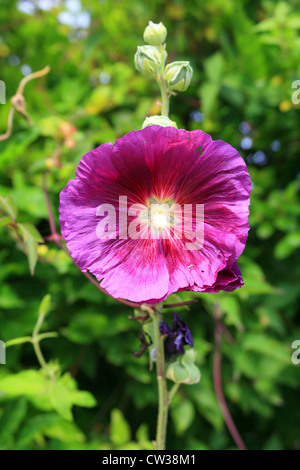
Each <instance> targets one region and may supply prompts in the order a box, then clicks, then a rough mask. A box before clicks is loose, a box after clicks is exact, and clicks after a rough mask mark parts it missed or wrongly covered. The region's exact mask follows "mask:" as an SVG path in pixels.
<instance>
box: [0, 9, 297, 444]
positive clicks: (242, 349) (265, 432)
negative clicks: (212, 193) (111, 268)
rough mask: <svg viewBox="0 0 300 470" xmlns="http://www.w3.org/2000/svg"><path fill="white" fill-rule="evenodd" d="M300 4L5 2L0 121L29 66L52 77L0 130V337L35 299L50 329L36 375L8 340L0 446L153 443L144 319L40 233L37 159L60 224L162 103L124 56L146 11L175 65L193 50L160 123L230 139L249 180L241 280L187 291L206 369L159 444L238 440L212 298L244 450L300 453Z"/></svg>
mask: <svg viewBox="0 0 300 470" xmlns="http://www.w3.org/2000/svg"><path fill="white" fill-rule="evenodd" d="M297 3H298V2H297V1H296V0H289V1H288V2H287V1H271V0H261V1H255V0H251V1H250V0H239V1H237V0H194V1H189V2H186V1H184V0H174V1H171V0H167V1H160V0H149V1H147V2H145V1H141V0H136V1H135V2H132V1H129V0H119V1H118V0H107V1H105V0H100V1H99V0H87V1H82V2H81V3H80V2H79V1H75V0H69V1H67V0H66V1H60V0H35V1H30V0H20V1H16V0H1V4H0V63H1V69H0V79H1V80H3V81H4V82H5V83H6V87H7V104H6V105H4V104H3V105H0V133H1V132H5V130H6V122H7V116H8V113H9V109H10V104H9V98H10V97H12V96H13V95H14V94H15V93H16V89H17V87H18V84H19V82H20V80H21V79H22V78H23V77H24V75H27V74H28V73H30V71H36V70H40V69H42V68H43V67H44V66H46V65H49V66H50V67H51V72H50V73H49V74H48V75H47V76H46V77H44V78H40V79H36V80H34V81H31V82H30V83H28V84H27V85H26V88H25V91H24V96H25V98H26V103H27V110H28V112H29V114H30V116H31V117H32V121H33V125H32V126H29V125H28V123H27V122H26V120H25V119H23V118H22V117H21V116H20V115H19V114H18V113H16V115H15V119H14V128H13V133H12V136H11V137H10V138H9V139H8V140H6V141H3V142H0V194H1V196H2V197H3V198H6V197H8V199H3V198H2V199H1V202H0V204H1V207H0V211H1V216H0V225H1V226H2V227H1V228H0V237H1V251H0V263H1V268H0V279H1V280H0V339H1V340H3V341H5V342H6V343H8V342H9V341H10V340H15V339H16V338H20V337H27V340H28V336H31V335H32V332H33V329H34V326H35V324H36V322H37V319H38V312H39V310H40V313H42V314H43V313H46V312H48V314H47V316H46V317H45V320H44V322H43V324H42V326H41V332H42V333H45V332H56V333H58V337H57V338H55V337H53V338H52V337H50V338H46V339H44V340H43V341H41V343H40V345H41V348H42V351H43V354H44V356H45V359H46V361H47V363H48V365H47V366H46V369H45V368H44V369H40V366H39V363H38V361H37V357H36V354H35V352H34V348H33V344H31V343H30V342H28V341H27V340H26V339H25V340H19V341H12V342H11V343H8V346H9V347H7V364H6V365H1V366H0V448H1V449H116V448H130V449H135V448H140V449H141V448H151V439H153V437H154V435H155V414H156V400H157V393H156V381H155V374H154V373H153V372H151V371H149V370H148V357H147V354H145V355H144V356H143V357H142V358H141V359H137V358H135V357H133V356H132V355H131V352H132V351H138V349H139V340H138V338H137V335H138V333H139V330H140V325H139V324H138V323H137V322H133V321H130V320H129V319H128V316H129V315H131V314H132V309H130V308H128V307H126V306H124V305H121V304H119V303H117V302H115V301H114V300H113V299H110V298H108V297H106V296H104V295H103V294H102V293H101V292H99V291H98V290H97V288H96V287H94V286H93V285H92V284H91V283H89V281H88V280H87V279H85V278H84V277H83V275H82V273H80V271H79V270H78V269H77V268H76V266H75V265H74V264H73V263H72V261H71V260H70V259H69V258H68V257H67V255H66V254H65V253H64V252H63V251H62V250H60V249H59V248H58V247H57V246H56V244H55V243H53V242H51V241H49V240H48V241H47V240H45V237H47V236H49V235H50V228H49V222H48V215H47V207H46V203H45V198H44V194H43V188H42V187H43V177H44V174H45V172H47V171H48V175H47V186H48V191H49V194H50V199H51V203H52V205H53V211H54V215H55V222H56V227H57V229H58V227H59V226H58V217H57V213H58V194H59V192H60V191H61V190H62V188H63V187H64V186H65V185H66V182H67V181H68V180H69V179H70V178H74V176H75V173H74V172H75V169H76V167H77V164H78V162H79V160H80V158H81V156H82V155H83V154H84V153H86V152H87V151H89V150H90V149H92V148H94V147H96V146H98V145H99V144H101V143H104V142H109V141H114V140H115V139H116V138H118V137H120V136H122V135H123V134H125V133H126V132H128V131H129V130H132V129H139V128H140V127H141V123H142V121H143V120H144V117H145V116H146V115H150V114H156V113H158V112H159V108H158V105H157V104H156V100H157V99H158V98H159V93H158V89H157V88H156V86H155V84H153V83H152V82H150V81H147V80H146V79H145V78H143V77H141V76H140V75H139V74H138V73H137V72H136V71H135V69H134V65H133V56H134V53H135V50H136V47H137V45H139V44H141V43H142V34H143V30H144V28H145V26H146V24H147V23H148V21H149V20H150V19H151V20H153V21H160V20H162V21H163V22H164V23H165V24H166V26H167V28H168V39H167V44H168V50H169V52H170V57H169V59H170V60H174V59H175V58H176V60H181V59H183V60H190V61H191V64H192V66H193V69H194V78H193V82H192V85H191V86H190V88H189V90H188V91H187V92H186V93H185V94H180V95H178V96H177V97H175V98H173V100H172V103H171V114H170V117H171V119H173V120H176V121H177V122H178V124H179V126H180V127H184V128H186V129H189V130H192V129H198V128H200V129H203V130H204V131H206V132H209V133H210V134H211V135H212V136H213V138H214V139H223V140H225V141H227V142H229V143H231V144H232V145H233V146H234V147H236V148H238V149H239V150H240V153H241V155H243V156H244V158H245V159H246V162H247V164H248V168H249V171H250V174H251V178H252V181H253V191H252V197H251V217H250V225H251V231H250V234H249V241H248V244H247V247H246V250H245V253H244V254H243V255H242V257H241V258H240V263H239V264H240V267H241V270H242V273H243V276H244V281H245V286H244V287H243V288H242V289H240V290H238V291H236V292H234V293H230V294H225V293H220V294H218V295H211V294H205V295H200V294H184V293H183V294H180V298H181V299H184V300H188V299H191V298H197V299H198V300H199V302H198V303H197V304H195V305H194V306H192V307H191V308H190V309H189V310H178V313H179V315H181V316H182V318H183V319H184V320H185V321H186V322H187V323H188V325H189V326H190V329H191V330H192V332H193V335H194V338H195V349H196V350H197V351H198V355H197V362H198V365H199V367H200V369H201V372H202V379H201V381H200V383H199V384H197V385H193V386H182V387H181V389H180V392H179V393H178V396H177V397H176V399H175V400H174V403H173V405H172V408H171V417H170V422H169V428H168V442H167V446H168V448H170V449H230V448H234V446H235V444H234V442H233V440H232V438H231V436H230V434H229V433H228V431H227V429H226V426H225V425H224V419H223V416H222V414H221V411H220V408H219V405H218V402H217V399H216V395H215V392H214V387H213V354H214V348H215V345H214V329H215V323H214V319H213V315H212V306H213V303H217V304H218V305H219V306H220V308H221V310H222V321H223V322H224V325H225V326H226V328H227V330H226V336H224V338H223V341H222V356H223V363H222V374H223V385H224V393H225V396H226V400H227V402H228V406H229V408H230V410H231V413H232V415H233V418H234V420H235V422H236V424H237V427H238V429H239V431H240V433H241V435H242V436H243V439H244V441H245V443H246V445H247V447H248V448H250V449H299V448H300V433H299V422H300V408H299V385H300V365H298V366H296V365H293V364H292V361H291V354H292V351H293V350H292V349H291V344H292V341H293V340H296V339H300V328H299V307H298V306H299V294H300V284H299V274H300V272H299V271H300V263H299V250H298V248H299V246H300V232H299V226H298V223H297V222H298V220H297V219H298V218H299V213H300V207H299V201H298V192H299V173H298V172H299V168H298V165H299V164H298V161H297V158H298V156H299V149H300V143H299V125H300V105H293V103H292V101H291V96H292V93H293V91H295V90H293V89H292V82H293V81H294V80H297V79H300V63H299V56H300V38H299V30H300V12H299V9H298V10H297V9H296V6H297ZM9 198H11V199H9ZM13 201H14V202H13ZM14 203H15V206H16V207H17V211H18V215H17V216H16V208H15V207H14ZM15 216H16V223H15V222H14V219H15ZM15 224H19V225H17V226H16V225H15ZM30 224H33V225H34V226H35V227H36V228H37V230H38V231H39V233H40V235H41V236H38V234H37V233H36V232H35V231H34V229H33V228H32V226H31V225H30ZM36 249H37V254H38V262H37V264H36V268H35V273H34V276H31V274H30V270H29V265H28V259H27V256H26V253H27V254H28V257H29V261H30V264H31V268H32V269H33V267H34V263H35V250H36ZM47 294H50V295H51V303H50V305H49V297H46V299H45V298H44V297H45V295H47ZM43 299H44V301H43V302H42V300H43ZM173 300H174V297H173ZM41 302H42V305H41V306H40V304H41ZM47 304H48V305H47ZM172 314H173V312H172V311H169V313H168V314H166V318H167V321H168V318H169V321H171V318H172ZM35 333H36V334H37V332H35ZM226 338H227V339H226ZM23 341H24V342H23ZM25 341H27V342H25ZM16 342H17V343H18V342H19V343H20V344H15V343H16ZM21 343H22V344H21ZM35 345H36V343H35ZM59 374H60V375H59ZM54 375H56V379H55V380H54V379H53V376H54ZM58 375H59V378H58Z"/></svg>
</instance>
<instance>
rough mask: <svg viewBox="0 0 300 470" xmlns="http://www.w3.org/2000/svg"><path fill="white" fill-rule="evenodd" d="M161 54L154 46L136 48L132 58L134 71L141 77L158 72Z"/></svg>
mask: <svg viewBox="0 0 300 470" xmlns="http://www.w3.org/2000/svg"><path fill="white" fill-rule="evenodd" d="M160 61H161V54H160V53H159V51H158V49H157V48H156V47H154V46H138V48H137V52H136V53H135V56H134V63H135V67H136V69H137V70H138V71H139V72H141V73H142V74H143V75H153V74H155V73H157V72H158V71H159V68H160Z"/></svg>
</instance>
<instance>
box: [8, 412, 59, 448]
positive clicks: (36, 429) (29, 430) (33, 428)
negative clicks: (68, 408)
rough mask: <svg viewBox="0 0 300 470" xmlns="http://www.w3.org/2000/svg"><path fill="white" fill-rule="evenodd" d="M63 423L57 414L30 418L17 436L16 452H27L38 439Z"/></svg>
mask: <svg viewBox="0 0 300 470" xmlns="http://www.w3.org/2000/svg"><path fill="white" fill-rule="evenodd" d="M59 422H61V418H60V416H58V415H57V414H54V413H52V414H50V413H49V414H45V413H44V414H41V415H37V416H34V417H33V418H30V419H29V420H28V421H27V422H26V424H25V426H24V427H23V428H22V429H21V431H20V433H19V434H18V436H17V441H16V444H15V446H14V450H26V449H28V447H29V446H30V444H31V443H32V442H33V441H34V440H35V439H37V438H40V437H41V436H43V435H45V434H46V432H47V429H48V428H50V429H51V426H54V425H56V424H57V423H59Z"/></svg>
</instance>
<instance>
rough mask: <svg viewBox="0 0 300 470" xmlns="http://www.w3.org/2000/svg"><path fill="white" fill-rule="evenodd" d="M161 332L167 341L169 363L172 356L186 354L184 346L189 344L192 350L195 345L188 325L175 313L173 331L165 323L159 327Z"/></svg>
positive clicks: (166, 354) (167, 359)
mask: <svg viewBox="0 0 300 470" xmlns="http://www.w3.org/2000/svg"><path fill="white" fill-rule="evenodd" d="M159 330H160V332H161V334H162V335H163V336H166V339H165V357H166V361H169V360H170V358H171V357H172V356H178V355H181V354H184V346H185V345H186V344H188V345H189V346H190V347H191V348H192V347H193V345H194V340H193V337H192V333H191V331H190V329H189V328H188V326H187V324H186V323H185V322H184V321H183V320H181V318H179V316H178V315H177V314H176V313H174V319H173V326H172V330H171V329H170V328H169V327H168V325H167V324H166V323H164V322H161V323H160V325H159Z"/></svg>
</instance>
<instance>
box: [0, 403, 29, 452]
mask: <svg viewBox="0 0 300 470" xmlns="http://www.w3.org/2000/svg"><path fill="white" fill-rule="evenodd" d="M26 413H27V402H26V400H24V399H22V398H21V399H20V400H18V401H12V402H10V403H7V404H6V406H5V408H4V412H3V414H2V416H1V418H0V449H1V448H2V449H3V448H7V446H8V445H9V443H10V441H11V439H12V438H13V435H14V433H15V431H17V429H18V428H19V426H20V424H21V422H22V421H23V420H24V418H25V416H26Z"/></svg>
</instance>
